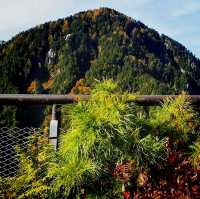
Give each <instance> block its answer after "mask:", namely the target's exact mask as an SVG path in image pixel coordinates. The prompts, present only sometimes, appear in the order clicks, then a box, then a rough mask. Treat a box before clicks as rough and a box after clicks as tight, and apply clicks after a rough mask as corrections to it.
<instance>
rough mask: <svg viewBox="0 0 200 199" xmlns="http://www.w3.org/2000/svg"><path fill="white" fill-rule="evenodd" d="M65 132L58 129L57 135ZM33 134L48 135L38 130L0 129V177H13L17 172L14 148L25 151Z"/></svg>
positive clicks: (28, 128) (29, 128)
mask: <svg viewBox="0 0 200 199" xmlns="http://www.w3.org/2000/svg"><path fill="white" fill-rule="evenodd" d="M64 132H65V129H61V128H60V129H59V134H60V135H61V134H62V133H64ZM33 134H46V135H47V136H48V134H47V133H46V132H45V133H44V132H43V130H42V129H40V128H31V127H25V128H18V127H13V128H8V127H3V128H0V177H13V176H15V175H16V172H17V170H18V160H17V156H16V155H17V154H16V147H17V146H19V147H20V148H21V149H26V147H27V144H28V142H29V140H30V136H31V135H33Z"/></svg>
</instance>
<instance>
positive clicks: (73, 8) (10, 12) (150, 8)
mask: <svg viewBox="0 0 200 199" xmlns="http://www.w3.org/2000/svg"><path fill="white" fill-rule="evenodd" d="M99 7H109V8H113V9H115V10H118V11H120V12H122V13H124V14H126V15H128V16H130V17H132V18H133V19H135V20H139V21H141V22H143V23H144V24H146V25H147V26H149V27H150V28H154V29H156V30H157V31H158V32H159V33H162V34H165V35H168V36H169V37H171V38H173V39H175V40H177V41H178V42H180V43H182V44H183V45H184V46H185V47H187V48H188V49H189V50H190V51H191V52H192V53H193V54H194V55H196V56H197V57H199V58H200V0H0V40H5V41H7V40H9V39H11V38H12V37H13V36H14V35H16V34H18V33H19V32H21V31H24V30H27V29H29V28H31V27H34V26H36V25H38V24H42V23H44V22H47V21H52V20H56V19H58V18H63V17H67V16H69V15H73V14H75V13H77V12H80V11H84V10H88V9H94V8H99Z"/></svg>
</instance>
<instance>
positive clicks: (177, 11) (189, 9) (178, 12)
mask: <svg viewBox="0 0 200 199" xmlns="http://www.w3.org/2000/svg"><path fill="white" fill-rule="evenodd" d="M197 11H200V1H199V0H182V1H178V3H177V5H176V6H175V7H174V8H173V7H172V10H171V15H172V16H173V17H182V16H185V15H189V14H193V13H195V12H197Z"/></svg>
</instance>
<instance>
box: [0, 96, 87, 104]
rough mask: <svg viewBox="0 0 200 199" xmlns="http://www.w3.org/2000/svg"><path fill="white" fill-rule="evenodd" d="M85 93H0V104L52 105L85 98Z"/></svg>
mask: <svg viewBox="0 0 200 199" xmlns="http://www.w3.org/2000/svg"><path fill="white" fill-rule="evenodd" d="M88 97H89V96H87V95H72V94H69V95H44V94H35V95H30V94H14V95H13V94H0V105H52V104H70V103H74V102H77V101H79V100H80V99H82V100H87V99H88Z"/></svg>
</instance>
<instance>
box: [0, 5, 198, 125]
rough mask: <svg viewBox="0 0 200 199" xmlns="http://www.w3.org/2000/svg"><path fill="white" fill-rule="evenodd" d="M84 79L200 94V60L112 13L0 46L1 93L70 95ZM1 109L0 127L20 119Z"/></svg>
mask: <svg viewBox="0 0 200 199" xmlns="http://www.w3.org/2000/svg"><path fill="white" fill-rule="evenodd" d="M81 78H84V79H85V80H84V81H85V83H84V84H86V85H92V84H93V82H94V81H95V79H98V80H101V79H107V78H113V79H114V80H116V81H118V82H119V83H120V85H121V86H122V88H123V89H128V90H129V91H139V92H140V93H141V94H170V93H173V94H174V93H179V92H180V91H182V90H186V85H187V82H188V81H189V82H192V85H195V86H194V87H195V88H194V91H191V92H193V93H194V92H196V93H197V92H198V89H197V88H198V85H200V61H199V59H197V58H195V57H194V55H193V54H192V53H191V52H189V51H188V50H187V49H186V48H185V47H184V46H183V45H181V44H180V43H178V42H176V41H174V40H173V39H171V38H169V37H167V36H165V35H160V34H159V33H158V32H157V31H155V30H153V29H150V28H148V27H147V26H145V25H144V24H143V23H141V22H139V21H135V20H134V19H132V18H129V17H127V16H125V15H123V14H121V13H119V12H117V11H115V10H111V9H108V8H101V9H96V10H90V11H86V12H80V13H78V14H76V15H74V16H70V17H67V18H65V19H59V20H57V21H54V22H48V23H45V24H42V25H39V26H37V27H35V28H32V29H30V30H28V31H25V32H22V33H20V34H19V35H17V36H15V37H14V38H12V39H11V40H10V41H8V42H6V43H3V44H2V45H0V93H54V94H61V93H62V94H65V93H68V92H70V91H71V89H72V88H73V87H74V86H75V84H76V82H77V81H78V80H80V79H81ZM189 88H190V89H191V90H192V89H193V86H192V87H191V86H189ZM73 90H77V89H73ZM1 109H2V110H1V116H0V121H3V119H2V118H4V122H2V124H0V125H5V124H7V119H6V117H8V118H10V117H11V116H12V118H15V117H18V116H16V115H15V111H13V109H11V108H5V107H4V108H1ZM19 110H20V109H19ZM19 113H20V114H19ZM5 115H6V117H5ZM17 115H21V112H20V111H18V112H17ZM19 120H20V119H19ZM13 121H14V120H13ZM11 123H12V122H11ZM10 125H12V124H10Z"/></svg>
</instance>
